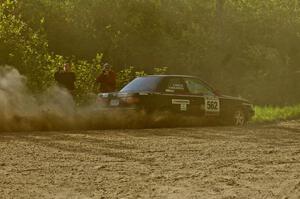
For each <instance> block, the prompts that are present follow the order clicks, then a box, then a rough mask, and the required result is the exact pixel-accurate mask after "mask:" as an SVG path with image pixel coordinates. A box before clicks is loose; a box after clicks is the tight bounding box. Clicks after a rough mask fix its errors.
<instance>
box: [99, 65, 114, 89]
mask: <svg viewBox="0 0 300 199" xmlns="http://www.w3.org/2000/svg"><path fill="white" fill-rule="evenodd" d="M96 83H97V84H99V85H100V86H99V92H100V93H110V92H114V91H116V73H115V72H114V71H113V70H112V67H111V66H110V65H109V64H107V63H106V64H104V66H103V70H102V73H101V74H100V75H99V76H98V77H97V79H96Z"/></svg>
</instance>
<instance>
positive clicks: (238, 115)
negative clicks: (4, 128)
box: [231, 109, 247, 126]
mask: <svg viewBox="0 0 300 199" xmlns="http://www.w3.org/2000/svg"><path fill="white" fill-rule="evenodd" d="M231 124H232V125H234V126H244V125H246V124H247V115H246V113H245V111H244V110H242V109H236V110H235V111H234V112H233V114H232V116H231Z"/></svg>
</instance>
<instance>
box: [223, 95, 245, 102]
mask: <svg viewBox="0 0 300 199" xmlns="http://www.w3.org/2000/svg"><path fill="white" fill-rule="evenodd" d="M220 98H224V99H228V100H235V101H240V102H246V103H250V102H249V101H248V100H247V99H244V98H242V97H233V96H229V95H221V96H220Z"/></svg>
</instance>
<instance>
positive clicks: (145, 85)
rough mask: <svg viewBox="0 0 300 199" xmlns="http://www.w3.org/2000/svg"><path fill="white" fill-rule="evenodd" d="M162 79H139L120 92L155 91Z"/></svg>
mask: <svg viewBox="0 0 300 199" xmlns="http://www.w3.org/2000/svg"><path fill="white" fill-rule="evenodd" d="M159 82H160V78H158V77H150V76H149V77H138V78H135V79H134V80H132V81H131V82H130V83H129V84H127V85H126V86H125V87H124V88H122V90H121V91H120V92H128V91H155V90H156V88H157V85H158V83H159Z"/></svg>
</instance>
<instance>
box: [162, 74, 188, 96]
mask: <svg viewBox="0 0 300 199" xmlns="http://www.w3.org/2000/svg"><path fill="white" fill-rule="evenodd" d="M165 92H167V93H186V89H185V86H184V83H183V82H182V80H181V78H168V80H167V82H166V84H165Z"/></svg>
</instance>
